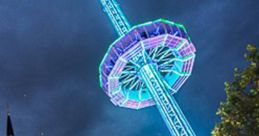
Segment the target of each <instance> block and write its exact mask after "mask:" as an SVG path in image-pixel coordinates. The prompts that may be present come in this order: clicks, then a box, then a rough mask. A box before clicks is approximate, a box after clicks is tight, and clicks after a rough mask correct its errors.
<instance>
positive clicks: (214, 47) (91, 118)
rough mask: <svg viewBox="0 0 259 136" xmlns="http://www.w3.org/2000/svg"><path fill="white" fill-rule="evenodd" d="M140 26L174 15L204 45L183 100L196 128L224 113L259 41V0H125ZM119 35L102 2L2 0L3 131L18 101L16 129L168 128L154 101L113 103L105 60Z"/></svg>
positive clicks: (115, 133)
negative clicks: (103, 80)
mask: <svg viewBox="0 0 259 136" xmlns="http://www.w3.org/2000/svg"><path fill="white" fill-rule="evenodd" d="M119 3H120V4H121V6H122V8H123V10H124V11H125V14H126V15H127V17H128V18H129V20H130V22H131V24H132V25H134V24H140V23H144V22H147V21H152V20H156V19H158V18H166V19H169V20H172V21H174V22H177V23H182V24H184V25H185V26H186V28H187V30H188V32H189V35H190V36H191V37H192V41H193V42H194V44H195V46H196V48H197V58H196V62H195V66H194V70H193V74H192V76H191V77H190V78H189V80H188V81H187V82H186V84H184V85H183V87H182V88H181V89H180V91H179V92H178V93H177V94H176V96H175V97H176V99H177V101H178V103H179V105H180V106H181V108H182V110H183V112H184V113H185V115H186V117H187V119H188V120H189V122H190V124H191V125H192V127H193V129H194V131H195V132H196V133H197V136H209V135H210V131H211V130H212V129H213V127H214V124H215V123H216V122H217V121H219V117H217V116H216V114H215V113H216V110H217V107H218V106H219V102H220V101H222V100H224V99H225V92H224V84H223V83H224V82H225V81H231V80H232V79H233V69H234V68H235V67H239V68H244V67H245V66H246V65H247V63H246V61H245V60H244V59H243V54H244V52H245V46H246V45H247V44H250V43H251V44H257V45H259V37H258V36H259V1H258V0H119ZM116 38H117V34H116V32H115V31H114V29H113V27H112V25H111V23H110V21H109V20H108V17H107V16H106V15H105V14H104V13H103V12H102V8H101V5H100V3H99V1H98V0H0V135H1V136H4V134H5V122H6V104H7V103H9V104H10V110H11V116H12V120H13V125H14V130H15V133H16V135H17V136H40V133H41V132H43V133H44V134H45V136H168V135H170V134H169V131H168V130H167V128H166V126H165V124H164V122H163V120H162V118H161V117H160V114H159V113H158V111H157V109H156V107H150V108H146V109H143V110H139V111H135V110H130V109H124V108H119V107H115V106H114V105H113V104H112V103H111V102H110V101H109V98H108V97H107V96H106V95H105V93H104V92H103V91H102V89H101V88H100V87H99V81H98V76H99V73H98V67H99V64H100V62H101V60H102V57H103V56H104V54H105V52H106V50H107V48H108V46H109V45H110V43H112V42H113V41H114V40H115V39H116Z"/></svg>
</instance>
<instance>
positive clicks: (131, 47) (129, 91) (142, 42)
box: [99, 0, 196, 136]
mask: <svg viewBox="0 0 259 136" xmlns="http://www.w3.org/2000/svg"><path fill="white" fill-rule="evenodd" d="M101 4H102V6H103V7H104V11H105V12H106V13H107V15H108V16H109V18H110V20H111V22H112V23H113V25H114V27H115V29H116V31H117V33H118V34H119V36H120V38H118V39H117V40H116V41H115V42H114V43H112V44H111V46H110V48H109V49H108V52H107V53H106V55H105V57H104V59H103V61H102V63H101V65H100V67H99V70H100V85H101V87H102V88H103V90H104V91H105V93H106V94H107V95H108V96H109V97H110V98H111V101H112V102H113V104H115V105H117V106H120V107H125V108H131V109H141V108H145V107H149V106H153V105H156V106H157V109H158V110H159V112H160V114H161V115H162V117H163V119H164V121H165V123H166V125H167V127H168V129H169V130H170V133H171V135H172V136H196V135H195V133H194V132H193V130H192V128H191V126H190V125H189V123H188V121H187V120H186V118H185V116H184V114H183V113H182V111H181V109H180V107H179V106H178V104H177V102H176V100H175V98H174V97H173V94H174V93H176V92H177V91H178V90H179V89H180V87H181V86H182V85H183V84H184V82H185V81H186V80H187V79H188V77H189V76H190V75H191V72H192V67H193V63H194V59H195V51H196V50H195V47H194V45H193V44H192V42H191V40H190V38H189V36H188V34H187V32H186V29H185V28H184V26H183V25H181V24H176V23H173V22H171V21H168V20H165V19H159V20H156V21H153V22H148V23H144V24H141V25H137V26H134V27H131V26H130V24H129V23H128V21H127V19H126V17H125V16H124V14H123V13H122V11H121V9H120V7H119V5H118V4H117V2H116V0H101Z"/></svg>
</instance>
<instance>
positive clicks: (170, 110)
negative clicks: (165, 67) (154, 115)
mask: <svg viewBox="0 0 259 136" xmlns="http://www.w3.org/2000/svg"><path fill="white" fill-rule="evenodd" d="M140 75H141V77H142V78H143V81H144V83H145V84H146V85H147V87H148V89H149V91H150V93H151V94H152V96H153V98H154V100H155V101H156V105H157V108H158V110H159V111H160V114H161V115H162V117H163V119H164V121H165V122H166V125H167V127H168V128H169V130H170V132H171V134H172V135H173V136H196V135H195V133H194V132H193V130H192V128H191V126H190V125H189V123H188V121H187V120H186V118H185V117H184V114H183V113H182V111H181V109H180V107H179V106H178V104H177V102H176V101H175V99H174V98H173V96H171V95H170V94H169V93H168V90H167V87H166V86H165V85H164V83H163V80H162V77H161V76H160V75H159V73H158V72H157V70H156V69H155V66H153V64H148V65H145V66H143V68H142V69H141V70H140Z"/></svg>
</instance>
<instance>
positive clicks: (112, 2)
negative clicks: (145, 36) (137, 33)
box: [101, 0, 131, 36]
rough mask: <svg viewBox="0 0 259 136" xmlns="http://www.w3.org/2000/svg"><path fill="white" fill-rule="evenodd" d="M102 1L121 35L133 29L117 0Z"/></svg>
mask: <svg viewBox="0 0 259 136" xmlns="http://www.w3.org/2000/svg"><path fill="white" fill-rule="evenodd" d="M101 3H102V5H103V7H104V11H105V12H106V13H107V15H108V16H109V18H110V20H111V21H112V24H113V26H114V28H115V29H116V31H117V33H118V34H119V35H120V36H123V35H125V34H126V33H127V32H128V31H129V30H130V29H131V26H130V24H129V22H128V20H127V18H126V17H125V15H124V14H123V12H122V11H121V9H120V7H119V4H118V3H117V2H116V0H101Z"/></svg>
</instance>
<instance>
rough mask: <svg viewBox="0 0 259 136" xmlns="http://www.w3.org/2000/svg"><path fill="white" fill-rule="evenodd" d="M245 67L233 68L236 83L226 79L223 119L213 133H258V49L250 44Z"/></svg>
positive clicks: (246, 135) (244, 135) (245, 135)
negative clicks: (241, 68) (247, 63)
mask: <svg viewBox="0 0 259 136" xmlns="http://www.w3.org/2000/svg"><path fill="white" fill-rule="evenodd" d="M245 58H246V60H247V61H248V62H250V64H249V66H248V67H247V68H246V69H244V70H242V71H241V70H239V69H237V68H236V69H235V70H234V80H233V82H225V91H226V94H227V99H226V101H225V102H221V103H220V107H219V109H218V111H217V115H219V116H221V122H220V123H219V124H217V125H216V126H215V128H214V130H213V131H212V136H259V52H258V50H257V48H256V46H253V45H248V46H247V53H246V54H245Z"/></svg>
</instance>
